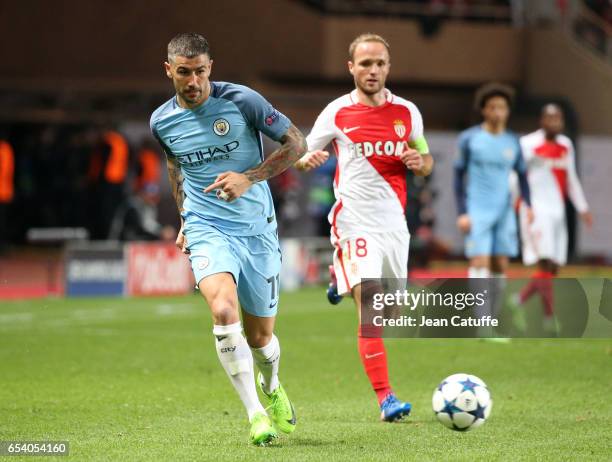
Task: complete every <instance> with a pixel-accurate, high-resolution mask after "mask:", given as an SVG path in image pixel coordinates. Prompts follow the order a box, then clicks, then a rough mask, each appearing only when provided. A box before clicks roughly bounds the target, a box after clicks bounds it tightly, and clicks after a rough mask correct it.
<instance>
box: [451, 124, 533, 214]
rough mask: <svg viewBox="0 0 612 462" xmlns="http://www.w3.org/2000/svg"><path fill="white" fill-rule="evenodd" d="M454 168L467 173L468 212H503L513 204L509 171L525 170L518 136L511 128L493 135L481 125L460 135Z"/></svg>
mask: <svg viewBox="0 0 612 462" xmlns="http://www.w3.org/2000/svg"><path fill="white" fill-rule="evenodd" d="M455 168H456V169H458V170H463V171H464V172H465V173H467V184H466V197H465V203H466V208H467V212H468V213H470V214H472V213H483V214H489V213H492V214H495V213H498V214H500V215H501V214H502V212H503V209H505V208H506V207H508V206H510V181H509V179H510V172H511V171H512V170H516V171H517V173H525V172H526V167H525V163H524V161H523V156H522V155H521V147H520V144H519V140H518V137H517V136H516V135H515V134H514V133H512V132H509V131H505V132H503V133H500V134H496V135H494V134H492V133H489V132H487V131H486V130H484V129H483V128H482V127H481V126H480V125H477V126H474V127H472V128H469V129H468V130H465V131H464V132H462V133H461V134H460V135H459V153H458V156H457V159H456V161H455Z"/></svg>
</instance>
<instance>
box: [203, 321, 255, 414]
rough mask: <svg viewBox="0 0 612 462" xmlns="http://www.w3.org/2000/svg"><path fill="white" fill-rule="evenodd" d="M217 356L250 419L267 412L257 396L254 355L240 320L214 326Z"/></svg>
mask: <svg viewBox="0 0 612 462" xmlns="http://www.w3.org/2000/svg"><path fill="white" fill-rule="evenodd" d="M213 335H214V336H215V346H216V347H217V356H218V357H219V361H221V365H222V366H223V369H225V372H227V376H228V377H229V379H230V381H231V382H232V385H233V386H234V389H235V390H236V391H237V392H238V396H240V399H241V400H242V404H244V407H245V408H246V411H247V414H248V415H249V421H250V420H251V419H252V417H253V414H255V413H256V412H265V411H264V408H263V406H262V405H261V403H260V402H259V398H258V397H257V390H256V389H255V379H254V377H253V357H252V356H251V352H250V350H249V345H248V344H247V341H246V339H245V338H244V337H243V335H242V326H241V325H240V323H239V322H237V323H235V324H229V325H227V326H217V325H215V326H214V328H213Z"/></svg>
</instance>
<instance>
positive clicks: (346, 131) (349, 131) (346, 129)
mask: <svg viewBox="0 0 612 462" xmlns="http://www.w3.org/2000/svg"><path fill="white" fill-rule="evenodd" d="M360 128H361V127H351V128H346V127H344V128H343V129H342V131H343V132H344V133H351V132H354V131H355V130H359V129H360Z"/></svg>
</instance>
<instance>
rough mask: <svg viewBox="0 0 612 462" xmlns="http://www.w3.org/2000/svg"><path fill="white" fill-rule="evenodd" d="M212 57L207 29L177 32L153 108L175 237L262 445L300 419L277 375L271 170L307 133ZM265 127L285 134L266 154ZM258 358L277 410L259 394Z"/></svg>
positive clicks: (280, 167) (296, 152) (289, 158)
mask: <svg viewBox="0 0 612 462" xmlns="http://www.w3.org/2000/svg"><path fill="white" fill-rule="evenodd" d="M212 63H213V61H212V59H211V55H210V50H209V46H208V42H207V41H206V39H205V38H204V37H202V36H201V35H199V34H194V33H185V34H179V35H177V36H176V37H174V38H173V39H172V40H171V41H170V43H169V44H168V61H167V62H166V63H164V67H165V71H166V75H167V76H168V78H170V79H171V80H172V82H173V84H174V88H175V90H176V95H175V96H174V97H173V98H172V99H170V100H169V101H167V102H166V103H164V104H163V105H161V106H160V107H159V108H158V109H157V110H156V111H155V112H154V113H153V115H152V116H151V131H152V133H153V135H154V136H155V138H157V140H158V141H159V143H160V144H161V145H162V147H163V149H164V151H165V152H166V156H167V166H168V174H169V177H170V183H171V186H172V188H173V195H174V198H175V200H176V203H177V206H178V209H179V212H180V215H181V229H180V231H179V234H178V237H177V239H176V244H177V246H178V247H179V248H181V249H182V250H183V252H185V253H187V254H189V259H190V261H191V266H192V270H193V273H194V275H195V279H196V282H197V284H198V287H199V290H200V292H201V293H202V295H203V296H204V298H205V299H206V301H207V303H208V305H209V307H210V310H211V313H212V317H213V322H214V328H213V335H214V336H215V344H216V349H217V355H218V357H219V360H220V362H221V364H222V366H223V368H224V369H225V371H226V372H227V375H228V377H229V379H230V381H231V383H232V385H233V386H234V388H235V390H236V392H237V393H238V395H239V396H240V399H241V400H242V403H243V404H244V406H245V408H246V410H247V413H248V417H249V421H250V424H251V431H250V439H251V442H252V443H254V444H257V445H263V444H267V443H269V442H270V441H271V440H272V439H274V438H276V436H277V432H276V429H278V430H280V431H282V432H284V433H291V432H292V431H293V430H294V429H295V412H294V410H293V406H292V405H291V402H290V401H289V398H288V397H287V394H286V392H285V390H284V389H283V387H282V386H281V384H280V382H279V380H278V368H279V359H280V345H279V342H278V339H277V338H276V336H275V335H274V322H275V316H276V311H277V307H278V296H279V273H280V268H281V254H280V248H279V244H278V237H277V231H276V219H275V215H274V207H273V205H272V196H271V194H270V189H269V187H268V184H267V183H266V180H267V179H268V178H270V177H273V176H275V175H278V174H279V173H281V172H283V171H284V170H286V169H287V168H288V167H290V166H291V165H293V164H294V163H295V162H296V160H298V159H299V158H300V157H301V156H302V155H303V154H304V153H305V152H306V143H305V140H304V137H303V135H302V134H301V133H300V131H299V130H298V129H297V128H296V127H295V126H294V125H292V124H291V122H290V120H289V119H288V118H287V117H285V116H284V115H283V114H281V113H280V112H278V111H277V110H276V109H274V108H273V107H272V106H271V105H270V103H268V102H267V101H266V100H265V99H264V98H263V97H262V96H261V95H260V94H258V93H256V92H255V91H253V90H251V89H250V88H247V87H244V86H242V85H236V84H232V83H225V82H211V81H210V80H209V77H210V73H211V68H212ZM261 133H264V134H265V135H267V136H268V137H270V138H272V139H273V140H275V141H278V142H280V143H281V147H280V148H279V149H278V150H276V151H274V152H273V153H272V154H270V155H269V156H268V157H267V159H265V160H264V157H263V147H262V140H261ZM239 305H240V306H241V308H242V322H243V323H244V331H245V334H246V339H245V338H244V336H243V335H242V324H241V322H240V314H239ZM253 359H254V360H255V363H256V364H257V366H258V369H259V371H260V373H259V375H258V380H257V382H258V384H259V386H260V387H261V390H262V391H263V393H264V395H265V396H266V398H267V400H268V407H267V410H268V412H269V416H268V414H267V413H266V409H264V407H263V406H262V405H261V403H260V401H259V398H258V396H257V391H256V385H255V379H254V376H253ZM270 419H271V420H270ZM275 427H276V429H275Z"/></svg>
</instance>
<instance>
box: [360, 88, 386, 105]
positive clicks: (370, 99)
mask: <svg viewBox="0 0 612 462" xmlns="http://www.w3.org/2000/svg"><path fill="white" fill-rule="evenodd" d="M357 101H359V102H360V103H361V104H363V105H365V106H371V107H377V106H382V105H383V104H385V103H386V102H387V94H386V92H385V89H384V88H383V89H382V90H380V91H379V92H377V93H374V94H371V95H369V94H367V93H365V92H363V91H362V90H361V89H360V88H357Z"/></svg>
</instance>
